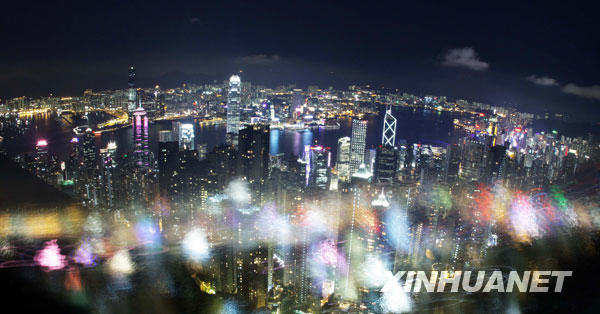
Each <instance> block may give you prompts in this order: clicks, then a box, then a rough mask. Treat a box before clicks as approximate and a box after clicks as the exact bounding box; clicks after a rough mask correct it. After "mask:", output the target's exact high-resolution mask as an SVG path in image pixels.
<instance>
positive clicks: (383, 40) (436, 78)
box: [0, 0, 600, 121]
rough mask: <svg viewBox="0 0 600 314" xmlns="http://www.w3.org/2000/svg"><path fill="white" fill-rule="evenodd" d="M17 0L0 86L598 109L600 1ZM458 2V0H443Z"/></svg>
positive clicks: (2, 17)
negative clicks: (351, 88) (344, 91)
mask: <svg viewBox="0 0 600 314" xmlns="http://www.w3.org/2000/svg"><path fill="white" fill-rule="evenodd" d="M374 2H375V1H314V2H311V1H299V2H294V1H281V0H280V1H273V2H260V3H259V2H257V3H255V2H254V1H216V0H215V1H209V2H204V1H188V2H179V1H172V2H171V3H168V2H158V1H95V2H87V1H77V2H74V3H72V4H71V3H68V4H67V3H65V4H55V3H54V1H44V2H40V3H31V2H27V1H22V2H20V3H17V2H16V1H13V2H12V3H11V4H3V7H2V9H1V13H0V34H1V36H0V39H1V42H2V45H1V48H0V95H1V96H2V97H11V96H20V95H29V96H37V95H48V94H50V93H54V94H55V95H80V94H81V93H82V92H83V90H84V89H86V88H92V89H95V90H101V89H116V88H126V87H127V67H128V66H129V65H134V66H135V67H136V68H137V76H138V82H139V84H138V85H140V86H143V87H149V86H154V85H155V84H160V85H161V86H163V87H173V86H176V85H179V84H181V83H182V82H190V83H204V82H212V81H213V80H218V81H219V82H220V81H222V80H224V79H226V78H228V77H229V75H230V74H231V73H233V72H237V71H239V70H243V71H244V72H243V73H242V79H246V80H251V81H252V82H255V83H261V84H267V85H270V86H273V87H274V86H276V85H281V84H289V83H296V84H297V85H298V86H299V87H305V86H306V85H319V86H321V87H327V86H334V87H346V86H347V85H349V84H354V83H359V84H365V83H370V84H373V85H375V86H385V87H393V88H398V89H400V90H401V91H406V92H410V93H416V94H419V95H425V94H434V95H447V96H450V97H452V98H464V99H469V100H479V101H482V102H487V103H493V104H498V105H514V106H515V107H517V108H520V109H522V110H525V111H532V112H536V113H539V112H544V111H545V110H549V111H551V112H556V111H559V112H568V113H571V114H573V115H574V116H575V117H576V118H583V119H587V120H591V121H593V120H597V119H598V118H599V117H600V110H598V109H597V108H598V106H600V78H599V77H598V74H599V73H600V66H599V65H600V41H599V39H598V34H599V30H600V27H599V24H600V22H598V21H599V18H598V12H599V8H598V7H597V6H594V5H593V4H592V3H590V4H578V3H573V2H572V1H562V2H559V3H551V2H548V1H544V2H538V3H535V4H532V3H526V2H525V1H518V2H514V3H513V2H507V1H494V2H493V3H492V2H488V1H460V2H459V3H458V4H457V3H450V2H448V3H442V4H434V3H431V2H428V1H410V2H405V3H404V2H401V1H395V2H389V3H387V4H374ZM452 2H454V1H452Z"/></svg>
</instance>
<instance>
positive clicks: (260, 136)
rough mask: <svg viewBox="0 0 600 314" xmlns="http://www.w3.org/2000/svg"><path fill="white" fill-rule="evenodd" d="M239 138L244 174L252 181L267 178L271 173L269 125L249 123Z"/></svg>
mask: <svg viewBox="0 0 600 314" xmlns="http://www.w3.org/2000/svg"><path fill="white" fill-rule="evenodd" d="M239 139H240V145H239V151H240V158H241V166H242V167H241V170H242V174H243V175H244V177H246V179H247V180H248V182H250V183H254V182H260V181H263V180H265V179H266V178H267V176H268V173H269V141H270V128H269V125H265V124H252V125H248V126H247V127H246V128H244V129H242V130H241V131H240V135H239Z"/></svg>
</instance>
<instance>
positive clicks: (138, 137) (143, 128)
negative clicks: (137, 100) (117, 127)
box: [133, 107, 150, 169]
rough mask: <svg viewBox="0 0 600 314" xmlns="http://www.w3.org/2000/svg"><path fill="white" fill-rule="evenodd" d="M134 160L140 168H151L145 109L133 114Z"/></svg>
mask: <svg viewBox="0 0 600 314" xmlns="http://www.w3.org/2000/svg"><path fill="white" fill-rule="evenodd" d="M133 144H134V149H133V158H134V160H135V164H136V165H137V166H138V167H142V168H146V169H148V168H150V149H149V146H148V145H149V144H148V116H147V115H146V111H145V110H144V108H142V107H139V108H137V109H135V111H134V112H133Z"/></svg>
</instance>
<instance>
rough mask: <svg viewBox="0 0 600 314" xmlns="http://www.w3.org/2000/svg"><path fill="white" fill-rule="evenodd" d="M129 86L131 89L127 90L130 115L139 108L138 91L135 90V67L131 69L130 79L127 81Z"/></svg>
mask: <svg viewBox="0 0 600 314" xmlns="http://www.w3.org/2000/svg"><path fill="white" fill-rule="evenodd" d="M127 86H129V89H128V90H127V111H129V112H130V113H131V112H133V111H135V109H136V108H137V101H136V98H137V97H136V96H137V95H136V93H137V92H136V90H135V68H134V67H129V77H128V80H127Z"/></svg>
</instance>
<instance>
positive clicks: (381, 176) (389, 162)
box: [373, 145, 397, 184]
mask: <svg viewBox="0 0 600 314" xmlns="http://www.w3.org/2000/svg"><path fill="white" fill-rule="evenodd" d="M396 162H397V158H396V150H395V149H394V147H392V146H389V145H380V146H379V147H377V154H376V157H375V170H374V171H373V172H374V174H375V180H376V181H377V182H378V183H381V184H390V183H392V181H393V180H394V177H395V175H396V168H397V165H396Z"/></svg>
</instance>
